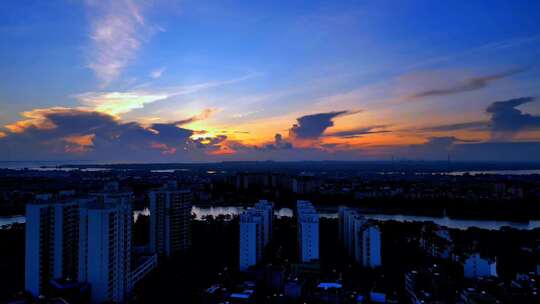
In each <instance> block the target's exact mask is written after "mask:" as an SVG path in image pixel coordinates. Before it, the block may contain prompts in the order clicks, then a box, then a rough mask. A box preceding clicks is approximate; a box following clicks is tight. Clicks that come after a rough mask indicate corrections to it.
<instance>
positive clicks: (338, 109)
mask: <svg viewBox="0 0 540 304" xmlns="http://www.w3.org/2000/svg"><path fill="white" fill-rule="evenodd" d="M449 156H450V157H451V158H452V159H455V160H488V161H540V1H510V0H507V1H497V0H494V1H427V0H426V1H384V0H382V1H381V0H379V1H268V2H266V1H189V0H186V1H174V0H163V1H160V0H153V1H150V0H149V1H143V0H141V1H137V0H115V1H100V0H88V1H84V0H80V1H78V0H49V1H37V0H36V1H26V0H25V1H18V0H17V1H15V0H7V1H1V2H0V161H13V160H25V161H26V160H95V161H98V162H201V161H222V160H375V159H376V160H387V159H392V158H395V159H412V160H440V159H447V157H449Z"/></svg>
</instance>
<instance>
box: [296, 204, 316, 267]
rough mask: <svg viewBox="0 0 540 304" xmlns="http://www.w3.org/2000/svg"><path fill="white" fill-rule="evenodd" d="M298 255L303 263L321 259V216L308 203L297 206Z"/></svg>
mask: <svg viewBox="0 0 540 304" xmlns="http://www.w3.org/2000/svg"><path fill="white" fill-rule="evenodd" d="M296 216H297V240H298V255H299V260H300V261H301V262H311V261H315V260H318V259H319V214H318V213H317V211H316V210H315V208H314V207H313V205H312V204H311V203H310V202H308V201H298V202H297V204H296Z"/></svg>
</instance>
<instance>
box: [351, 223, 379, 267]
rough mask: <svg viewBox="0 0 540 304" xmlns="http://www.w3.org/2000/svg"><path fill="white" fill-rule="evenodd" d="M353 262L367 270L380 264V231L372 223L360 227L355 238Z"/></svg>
mask: <svg viewBox="0 0 540 304" xmlns="http://www.w3.org/2000/svg"><path fill="white" fill-rule="evenodd" d="M355 260H356V261H357V262H359V263H360V264H361V265H362V266H364V267H367V268H376V267H380V266H381V265H382V262H381V231H380V229H379V227H378V226H377V225H375V224H372V223H367V224H364V225H362V227H361V228H360V230H359V231H358V235H357V236H356V244H355Z"/></svg>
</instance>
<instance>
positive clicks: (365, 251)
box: [338, 207, 382, 268]
mask: <svg viewBox="0 0 540 304" xmlns="http://www.w3.org/2000/svg"><path fill="white" fill-rule="evenodd" d="M338 216H339V238H340V240H341V242H342V243H343V246H344V247H345V249H346V250H347V252H348V254H349V255H350V256H351V257H353V258H354V259H355V261H356V262H358V263H359V264H360V265H362V266H363V267H366V268H376V267H379V266H381V265H382V257H381V231H380V228H379V227H378V226H377V225H376V224H375V223H373V222H370V221H368V220H367V219H366V218H365V217H363V216H362V215H360V214H359V213H358V211H356V210H355V209H351V208H347V207H341V208H339V212H338Z"/></svg>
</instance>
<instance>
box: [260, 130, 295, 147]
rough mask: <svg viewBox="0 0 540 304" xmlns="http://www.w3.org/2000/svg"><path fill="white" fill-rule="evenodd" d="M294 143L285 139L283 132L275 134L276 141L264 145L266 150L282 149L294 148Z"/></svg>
mask: <svg viewBox="0 0 540 304" xmlns="http://www.w3.org/2000/svg"><path fill="white" fill-rule="evenodd" d="M292 148H293V145H292V144H291V143H290V142H288V141H286V140H284V139H283V136H281V134H279V133H277V134H276V135H275V136H274V143H271V144H266V145H264V146H263V147H262V149H264V150H282V149H292Z"/></svg>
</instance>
